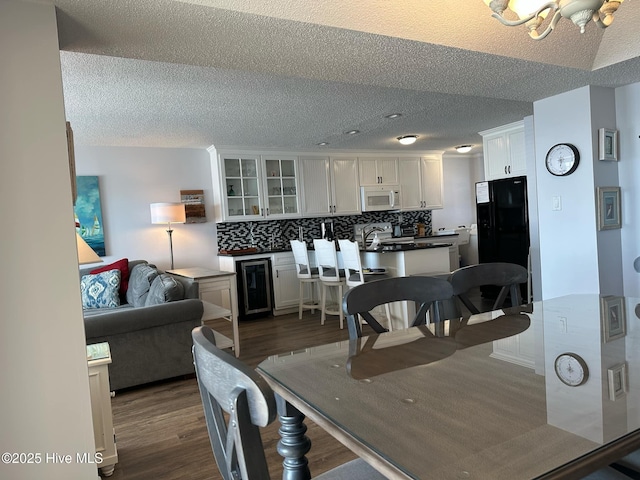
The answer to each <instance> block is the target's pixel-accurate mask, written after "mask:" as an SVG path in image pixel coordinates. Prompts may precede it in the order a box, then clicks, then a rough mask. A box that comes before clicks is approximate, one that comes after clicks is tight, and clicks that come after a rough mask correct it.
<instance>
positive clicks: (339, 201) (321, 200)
mask: <svg viewBox="0 0 640 480" xmlns="http://www.w3.org/2000/svg"><path fill="white" fill-rule="evenodd" d="M299 162H300V170H301V177H302V184H301V189H302V198H303V201H302V214H303V215H324V216H329V215H349V214H358V213H360V197H359V188H358V162H357V158H356V157H325V156H311V155H307V156H301V157H299Z"/></svg>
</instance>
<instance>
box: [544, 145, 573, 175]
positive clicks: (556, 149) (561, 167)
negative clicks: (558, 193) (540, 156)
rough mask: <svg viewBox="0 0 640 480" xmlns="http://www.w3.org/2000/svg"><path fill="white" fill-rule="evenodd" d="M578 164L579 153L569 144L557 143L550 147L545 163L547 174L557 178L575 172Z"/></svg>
mask: <svg viewBox="0 0 640 480" xmlns="http://www.w3.org/2000/svg"><path fill="white" fill-rule="evenodd" d="M578 163H580V153H579V152H578V149H577V148H576V147H575V146H574V145H571V144H570V143H559V144H558V145H554V146H553V147H551V148H550V149H549V151H548V152H547V159H546V161H545V164H546V166H547V170H549V173H551V174H552V175H556V176H559V177H561V176H564V175H570V174H572V173H573V172H575V170H576V168H578Z"/></svg>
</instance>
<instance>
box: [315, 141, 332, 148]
mask: <svg viewBox="0 0 640 480" xmlns="http://www.w3.org/2000/svg"><path fill="white" fill-rule="evenodd" d="M316 145H318V146H320V147H325V146H327V145H329V142H320V143H316Z"/></svg>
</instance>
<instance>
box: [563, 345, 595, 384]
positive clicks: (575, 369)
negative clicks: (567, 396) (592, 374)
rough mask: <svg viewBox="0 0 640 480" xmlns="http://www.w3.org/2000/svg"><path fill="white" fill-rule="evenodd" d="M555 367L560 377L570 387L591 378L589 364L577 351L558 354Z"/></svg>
mask: <svg viewBox="0 0 640 480" xmlns="http://www.w3.org/2000/svg"><path fill="white" fill-rule="evenodd" d="M555 369H556V375H558V378H559V379H560V380H561V381H562V382H563V383H565V384H566V385H569V386H570V387H577V386H579V385H582V384H583V383H585V382H586V381H587V379H588V378H589V369H588V368H587V364H586V363H585V361H584V360H583V359H582V357H580V356H578V355H576V354H575V353H563V354H562V355H558V358H556V362H555Z"/></svg>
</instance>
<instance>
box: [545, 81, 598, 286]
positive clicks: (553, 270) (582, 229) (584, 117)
mask: <svg viewBox="0 0 640 480" xmlns="http://www.w3.org/2000/svg"><path fill="white" fill-rule="evenodd" d="M589 93H590V92H589V88H588V87H585V88H581V89H578V90H573V91H571V92H567V93H564V94H561V95H556V96H553V97H549V98H546V99H544V100H540V101H538V102H535V103H534V106H533V109H534V128H535V149H536V173H537V187H538V188H537V190H538V219H539V232H540V260H541V263H542V271H541V275H542V298H553V297H557V296H561V295H567V294H570V293H576V292H582V293H598V291H599V282H598V263H597V257H596V253H597V243H596V235H595V233H594V232H595V218H596V209H595V201H594V188H593V185H594V178H593V166H592V163H593V155H592V153H591V152H592V148H593V143H592V142H593V140H592V134H591V125H590V118H591V103H590V95H589ZM558 143H571V144H573V145H575V146H576V147H577V149H578V151H579V152H580V153H581V157H582V158H581V160H580V167H578V169H577V170H576V171H575V172H574V173H573V174H571V175H569V176H565V177H554V176H553V175H551V174H549V172H547V170H546V168H545V157H546V154H547V152H548V151H549V148H551V147H552V146H553V145H556V144H558ZM553 196H558V197H560V200H561V204H562V210H559V211H553V210H552V209H551V206H552V197H553Z"/></svg>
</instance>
